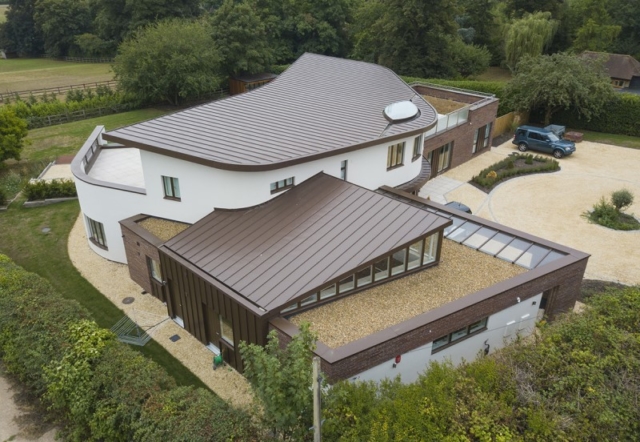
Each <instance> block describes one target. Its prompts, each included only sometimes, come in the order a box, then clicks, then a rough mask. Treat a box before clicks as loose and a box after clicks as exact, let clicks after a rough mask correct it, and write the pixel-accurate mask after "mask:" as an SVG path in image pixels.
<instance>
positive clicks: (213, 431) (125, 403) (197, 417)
mask: <svg viewBox="0 0 640 442" xmlns="http://www.w3.org/2000/svg"><path fill="white" fill-rule="evenodd" d="M0 312H2V315H0V356H1V357H2V360H3V362H4V364H5V365H6V367H7V371H9V372H10V373H12V374H14V375H16V376H17V377H18V378H19V379H20V380H21V381H22V382H24V383H25V385H26V386H27V387H28V388H29V389H30V390H31V391H32V392H34V393H35V394H37V395H38V396H40V397H41V399H42V401H43V402H44V403H45V404H46V405H47V407H48V410H49V411H50V413H51V415H52V417H53V418H54V419H55V420H56V421H57V422H58V423H60V424H61V425H62V428H63V431H62V432H63V437H64V438H65V440H71V441H87V440H140V441H155V440H159V439H163V440H189V441H229V440H237V441H247V440H257V439H258V430H257V429H256V428H255V427H254V426H253V424H252V423H251V417H250V415H249V414H247V413H246V412H245V411H242V410H238V409H234V408H232V407H230V406H228V405H227V404H225V403H224V402H223V401H222V400H220V399H219V398H217V397H216V396H214V395H213V394H212V393H211V392H209V391H207V390H203V389H194V388H193V387H177V386H176V384H175V381H174V380H173V379H172V378H171V377H169V376H168V375H167V373H166V372H165V371H164V370H163V369H162V368H160V367H159V366H158V365H156V364H155V363H154V362H153V361H150V360H147V359H146V358H144V357H143V356H141V355H140V354H138V353H137V352H135V351H134V350H132V349H130V348H128V347H127V346H126V345H125V344H122V343H120V342H118V341H117V340H116V339H115V336H114V335H113V334H112V333H111V332H110V331H108V330H105V329H102V328H100V327H99V326H98V325H97V324H96V323H95V322H93V321H92V320H91V319H90V315H89V312H88V311H87V310H86V309H84V308H83V307H82V306H80V305H79V304H78V303H77V302H75V301H70V300H67V299H64V298H62V297H61V296H60V295H59V294H58V293H57V292H56V291H55V290H54V289H53V287H52V286H51V285H50V284H49V283H48V282H47V281H46V280H45V279H43V278H41V277H39V276H38V275H35V274H33V273H29V272H27V271H25V270H24V269H22V268H20V267H18V266H17V265H15V264H14V263H13V262H11V260H10V259H9V258H8V257H6V256H4V255H0ZM25 349H28V351H25Z"/></svg>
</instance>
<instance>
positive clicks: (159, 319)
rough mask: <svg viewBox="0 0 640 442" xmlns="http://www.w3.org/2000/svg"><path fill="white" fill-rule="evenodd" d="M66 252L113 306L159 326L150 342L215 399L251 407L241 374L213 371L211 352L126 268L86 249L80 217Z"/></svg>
mask: <svg viewBox="0 0 640 442" xmlns="http://www.w3.org/2000/svg"><path fill="white" fill-rule="evenodd" d="M68 249H69V257H70V258H71V262H73V265H74V266H75V267H76V268H77V269H78V271H79V272H80V273H81V274H82V276H83V277H84V278H85V279H87V281H89V282H90V283H91V284H93V286H94V287H95V288H96V289H98V290H99V291H100V292H101V293H102V294H103V295H105V296H106V297H107V298H108V299H109V300H110V301H111V302H112V303H113V304H114V305H115V306H116V307H118V308H119V309H120V310H123V312H125V313H127V314H128V315H129V317H131V318H136V319H137V321H138V323H140V325H143V326H150V325H153V324H157V323H159V325H158V326H156V327H155V328H154V329H153V332H152V334H151V336H152V337H153V339H154V340H156V341H157V342H158V343H159V344H160V345H162V346H163V347H164V348H166V349H167V351H169V353H171V354H172V355H173V356H175V357H176V358H177V359H178V360H180V362H182V363H183V364H184V365H185V366H186V367H187V368H188V369H189V370H191V372H193V373H194V374H195V375H196V376H198V377H199V378H200V379H201V380H202V382H204V383H205V384H206V385H207V386H208V387H209V388H211V390H213V391H214V392H215V393H216V394H217V395H218V396H220V397H221V398H222V399H224V400H225V401H228V402H231V403H232V404H233V405H236V406H241V407H244V406H249V405H251V403H252V401H253V399H252V394H251V388H250V386H249V383H248V382H247V381H246V379H245V378H244V377H243V376H242V375H240V374H239V373H238V372H237V371H235V370H233V369H231V368H229V367H225V368H223V369H218V370H215V371H213V369H212V358H213V353H211V351H209V350H208V349H207V348H206V347H205V346H204V345H202V343H200V341H198V340H197V339H196V338H194V337H193V336H191V334H189V332H187V331H186V330H184V329H183V328H181V327H180V326H179V325H177V324H176V323H175V322H173V321H172V320H170V319H168V316H167V308H166V306H165V305H164V304H163V303H162V302H161V301H159V300H158V299H156V298H154V297H153V296H151V295H150V294H146V295H143V294H142V288H141V287H140V286H139V285H137V284H136V283H135V282H133V281H132V280H131V278H130V277H129V270H128V269H127V266H126V265H124V264H120V263H115V262H113V261H109V260H106V259H104V258H102V257H101V256H99V255H98V254H96V253H95V252H93V251H92V250H91V249H90V248H89V245H88V243H87V238H86V234H85V230H84V226H83V223H82V218H81V216H79V217H78V219H77V221H76V223H75V225H74V226H73V229H72V230H71V233H70V234H69V243H68ZM129 296H130V297H133V298H134V299H135V301H134V302H133V303H132V304H129V305H125V304H123V303H122V300H123V299H124V298H126V297H129ZM123 315H124V314H123ZM175 334H177V335H179V336H180V340H178V341H176V342H171V341H170V340H169V337H170V336H173V335H175Z"/></svg>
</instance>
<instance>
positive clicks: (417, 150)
mask: <svg viewBox="0 0 640 442" xmlns="http://www.w3.org/2000/svg"><path fill="white" fill-rule="evenodd" d="M422 144H423V143H422V135H419V136H417V137H416V138H415V139H414V140H413V159H412V160H411V161H415V160H417V159H418V158H420V156H421V155H422Z"/></svg>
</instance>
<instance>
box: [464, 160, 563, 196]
mask: <svg viewBox="0 0 640 442" xmlns="http://www.w3.org/2000/svg"><path fill="white" fill-rule="evenodd" d="M517 160H524V162H525V164H532V163H534V162H535V163H538V164H539V165H538V166H535V167H527V168H526V169H520V168H517V167H515V161H517ZM528 161H530V162H528ZM510 165H511V166H510ZM559 169H560V163H558V162H557V161H556V160H552V159H549V158H546V157H543V156H540V155H536V156H532V155H531V154H520V153H519V154H517V155H515V156H514V157H509V158H505V159H504V160H501V161H498V162H497V163H495V164H492V165H491V166H489V167H487V168H486V169H483V170H481V171H480V173H479V174H478V175H476V176H474V177H473V178H471V181H472V182H474V183H475V184H477V185H479V186H480V187H483V188H485V189H490V188H491V187H493V186H494V185H495V184H497V183H499V182H501V181H504V180H506V179H509V178H512V177H515V176H519V175H528V174H532V173H543V172H553V171H556V170H559Z"/></svg>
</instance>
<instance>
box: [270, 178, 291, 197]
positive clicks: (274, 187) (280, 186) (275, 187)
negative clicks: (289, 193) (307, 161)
mask: <svg viewBox="0 0 640 442" xmlns="http://www.w3.org/2000/svg"><path fill="white" fill-rule="evenodd" d="M293 185H294V181H293V177H291V178H287V179H285V180H280V181H276V182H275V183H271V193H278V192H282V191H283V190H286V189H288V188H289V187H293Z"/></svg>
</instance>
